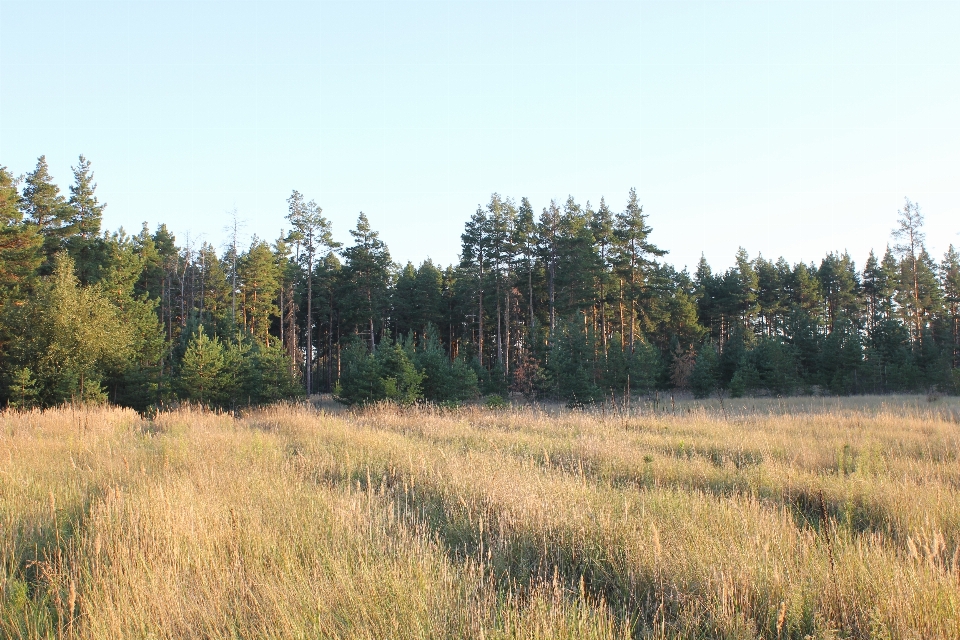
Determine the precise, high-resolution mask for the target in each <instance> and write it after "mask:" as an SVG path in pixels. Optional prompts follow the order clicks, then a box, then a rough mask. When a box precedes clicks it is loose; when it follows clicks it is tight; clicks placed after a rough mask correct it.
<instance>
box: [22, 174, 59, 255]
mask: <svg viewBox="0 0 960 640" xmlns="http://www.w3.org/2000/svg"><path fill="white" fill-rule="evenodd" d="M22 202H23V204H22V206H23V211H24V212H25V213H26V215H27V217H28V219H29V220H30V222H32V223H33V224H34V225H36V228H37V231H38V233H39V234H40V235H41V236H42V237H43V251H44V254H45V255H46V263H45V266H44V272H45V273H50V272H51V271H52V270H53V256H54V255H55V254H56V253H57V252H58V251H59V250H60V249H61V248H62V246H63V242H62V240H63V237H62V236H63V231H64V225H65V224H66V223H68V221H69V220H70V217H71V210H70V208H69V207H68V206H67V202H66V201H65V200H64V198H63V196H62V195H61V194H60V188H59V187H58V186H57V185H56V184H55V183H54V182H53V177H52V176H51V175H50V170H49V168H48V167H47V158H46V156H40V157H39V158H38V159H37V166H36V168H35V169H34V170H33V171H32V172H31V173H28V174H27V177H26V180H25V183H24V188H23V201H22Z"/></svg>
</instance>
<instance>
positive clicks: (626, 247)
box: [614, 189, 667, 351]
mask: <svg viewBox="0 0 960 640" xmlns="http://www.w3.org/2000/svg"><path fill="white" fill-rule="evenodd" d="M651 231H652V228H651V227H650V225H648V224H647V216H646V214H644V213H643V207H642V206H640V203H639V201H638V200H637V190H636V189H630V194H629V197H628V198H627V207H626V209H624V210H623V211H622V212H621V213H618V214H617V215H616V220H615V224H614V236H615V237H616V239H617V248H616V252H617V269H618V271H619V273H620V276H621V278H622V279H623V281H624V283H625V293H626V297H627V302H628V305H629V312H630V350H631V351H633V350H634V348H635V345H636V342H637V312H638V310H639V309H638V305H640V304H641V303H642V302H643V300H644V299H645V297H646V294H647V288H646V281H645V280H646V275H647V271H648V269H649V268H650V267H651V266H652V264H653V263H652V261H651V258H653V257H660V256H664V255H666V253H667V252H666V251H664V250H662V249H659V248H657V246H656V245H654V244H652V243H651V242H650V241H649V239H648V238H649V236H650V232H651Z"/></svg>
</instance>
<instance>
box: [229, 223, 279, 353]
mask: <svg viewBox="0 0 960 640" xmlns="http://www.w3.org/2000/svg"><path fill="white" fill-rule="evenodd" d="M237 270H238V275H239V277H240V285H239V288H240V293H241V298H242V309H241V317H242V318H243V325H244V326H245V327H246V328H247V330H248V331H249V332H250V334H251V335H253V336H255V337H256V338H257V339H258V340H260V341H261V342H262V343H263V345H264V346H266V347H269V346H270V327H271V324H272V320H273V318H275V317H277V316H278V314H279V309H278V308H277V305H276V301H277V299H278V297H279V295H280V273H279V270H278V268H277V262H276V260H275V258H274V255H273V252H272V251H271V250H270V247H269V245H267V243H266V242H264V241H262V240H259V239H257V238H256V237H254V239H253V242H252V243H251V245H250V249H249V250H248V251H247V252H246V253H245V254H244V255H243V256H241V257H240V261H239V265H238V267H237Z"/></svg>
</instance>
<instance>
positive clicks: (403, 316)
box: [0, 156, 960, 410]
mask: <svg viewBox="0 0 960 640" xmlns="http://www.w3.org/2000/svg"><path fill="white" fill-rule="evenodd" d="M104 206H105V205H104V204H103V203H101V202H99V200H98V198H97V196H96V184H95V183H94V181H93V172H92V168H91V165H90V162H89V161H88V160H86V159H85V158H84V157H83V156H81V157H80V159H79V161H78V163H77V165H76V166H75V167H74V168H73V183H72V184H71V185H70V186H69V189H68V192H67V193H64V192H61V190H60V188H59V187H58V186H57V184H56V183H55V181H54V179H53V178H52V177H51V176H50V174H49V169H48V167H47V163H46V160H45V158H44V157H40V159H39V160H38V162H37V165H36V167H35V168H34V169H33V171H31V172H29V173H27V174H26V175H24V176H20V177H17V176H14V175H13V174H12V173H11V172H10V171H9V170H7V169H6V168H4V167H0V401H5V402H6V403H7V404H8V405H10V406H14V407H29V406H51V405H56V404H60V403H63V402H68V401H74V400H82V401H111V402H114V403H118V404H123V405H128V406H132V407H135V408H137V409H140V410H144V409H147V408H148V407H151V406H158V405H162V404H164V403H171V402H178V401H191V402H198V403H202V404H206V405H213V406H222V407H236V406H240V405H249V404H262V403H268V402H273V401H277V400H280V399H284V398H295V397H298V396H301V395H303V394H305V393H311V394H312V393H318V392H327V393H333V394H334V395H335V396H336V397H337V398H339V399H340V400H342V401H343V402H347V403H365V402H371V401H376V400H393V401H396V402H402V403H412V402H418V401H423V400H426V401H432V402H438V403H460V402H465V401H469V400H472V399H476V398H478V397H480V396H487V397H489V398H493V399H495V398H505V397H507V396H508V394H510V393H515V394H522V395H523V396H525V397H526V398H529V399H536V398H540V399H557V400H561V401H564V402H567V403H569V404H571V405H579V404H587V403H592V402H597V401H600V400H607V399H610V400H613V401H617V402H621V401H627V400H628V399H629V398H630V397H631V396H633V395H636V394H644V393H649V392H652V391H654V390H668V389H679V390H689V391H692V392H693V393H694V394H696V395H698V396H706V395H710V394H720V395H723V394H727V393H729V394H730V395H734V396H736V395H742V394H747V393H751V394H791V393H810V392H816V391H819V392H828V393H833V394H856V393H885V392H893V391H928V390H933V389H937V390H940V391H943V392H949V393H956V392H958V391H960V373H958V372H960V369H958V365H960V256H958V254H957V252H956V250H955V249H954V248H953V246H952V245H951V246H950V247H949V249H948V250H947V252H946V253H945V255H944V256H943V257H942V259H941V260H940V261H939V262H937V261H936V260H935V259H934V258H933V257H932V256H931V255H930V254H929V252H928V251H927V249H926V246H925V237H924V234H923V216H922V214H921V211H920V208H919V207H918V206H917V205H916V204H914V203H912V202H910V201H909V200H907V201H906V202H905V204H904V206H903V208H902V209H901V210H900V211H898V213H897V219H896V227H895V229H894V231H893V233H892V238H891V239H892V241H893V242H892V244H891V245H888V246H887V247H886V248H885V250H884V251H883V253H882V255H879V256H878V255H877V254H874V253H873V252H871V253H870V255H869V257H868V258H867V261H866V263H865V264H864V265H863V267H862V268H858V267H857V266H856V265H855V263H854V261H853V259H852V258H851V257H850V256H849V255H848V254H847V253H842V254H840V253H829V254H827V255H826V256H825V257H823V258H822V259H821V260H820V262H819V264H816V263H813V262H811V263H803V262H800V263H796V264H790V263H788V262H787V261H786V260H784V259H783V258H780V259H778V260H775V261H774V260H770V259H767V258H764V257H763V256H761V255H758V256H756V257H753V258H751V257H750V255H749V254H748V253H747V251H746V250H744V249H740V251H739V252H738V253H737V255H736V257H735V264H734V266H732V267H730V268H729V269H727V270H725V271H723V272H716V273H714V271H713V270H712V269H711V267H710V265H709V264H708V263H707V261H706V260H705V259H703V258H702V259H701V260H700V263H699V264H698V265H697V267H696V270H695V272H694V273H692V274H691V273H689V272H688V271H687V270H686V269H684V270H682V271H678V270H676V269H675V268H674V267H673V266H671V265H670V264H669V263H668V262H666V260H665V259H664V258H665V256H666V255H667V252H666V251H665V250H663V249H661V248H659V247H658V246H657V245H656V244H654V243H653V241H652V240H651V234H652V228H651V226H650V224H649V221H648V217H647V214H646V213H644V211H643V207H642V206H641V204H640V202H639V199H638V196H637V193H636V191H635V190H631V191H630V192H629V194H628V195H627V198H626V201H625V203H624V204H623V207H622V208H620V207H616V208H614V207H611V206H610V205H608V204H607V202H606V201H605V200H603V199H601V201H600V203H599V205H598V206H597V207H596V208H594V207H593V206H592V205H591V204H590V203H589V202H587V203H586V204H584V205H581V204H579V203H577V202H576V200H575V199H574V198H573V197H570V198H568V199H567V200H566V201H565V202H562V203H561V202H558V201H551V202H550V203H549V204H548V205H547V206H546V207H543V208H542V209H541V210H540V212H539V213H538V212H536V211H535V209H534V207H533V205H532V204H531V203H530V201H529V200H528V199H526V198H522V199H520V201H519V202H517V201H515V200H513V199H511V198H508V197H502V196H500V195H499V194H493V195H492V196H491V198H490V201H489V202H488V203H487V204H486V205H483V206H478V208H477V210H476V211H475V212H474V213H473V215H471V216H470V218H469V219H468V220H467V222H466V224H465V227H464V231H463V234H462V236H461V251H460V261H459V263H457V264H453V265H448V266H441V265H437V264H435V263H433V262H432V261H431V260H426V261H424V262H422V263H421V264H419V265H414V264H412V263H407V264H406V265H402V266H401V265H397V264H395V263H394V261H393V260H392V258H391V256H390V252H389V250H388V248H387V246H386V245H385V243H384V242H383V241H382V240H381V239H380V237H379V234H378V233H377V232H376V231H375V230H373V229H372V228H371V226H370V223H369V220H368V219H367V217H366V216H365V215H364V214H363V213H361V214H360V215H359V217H358V220H357V223H356V226H355V228H354V229H352V230H350V236H351V242H350V243H349V244H346V245H344V244H341V243H338V242H337V241H335V240H334V237H333V230H332V226H331V224H330V222H329V220H328V219H327V218H325V217H324V215H323V212H322V210H321V208H320V207H319V206H318V205H317V204H316V202H314V201H313V200H309V199H308V198H307V197H306V196H304V195H303V194H301V193H300V192H298V191H293V193H292V194H291V195H290V197H289V198H288V200H287V216H286V221H287V224H288V225H289V226H288V228H287V229H284V230H281V231H280V233H279V234H278V236H277V238H276V239H275V240H272V241H268V240H265V239H261V238H257V237H253V238H252V239H250V241H249V242H248V243H243V245H244V246H241V239H240V234H239V229H238V226H237V224H236V220H234V225H233V227H232V230H231V233H230V237H229V238H228V239H227V242H226V245H225V248H221V249H219V250H218V249H217V248H216V247H214V246H213V245H211V244H210V243H209V242H202V243H200V244H199V246H197V245H195V244H192V243H189V242H187V243H183V244H181V245H178V244H177V240H176V238H175V237H174V235H173V234H172V233H171V232H170V231H169V229H168V228H167V227H166V226H165V225H163V224H160V225H159V226H158V227H157V228H155V229H153V230H151V229H150V228H149V227H148V226H147V225H146V224H144V225H143V227H142V229H140V231H139V232H138V233H136V234H133V235H131V234H128V233H127V232H126V231H124V230H123V229H120V230H118V231H115V232H104V231H102V230H101V224H102V213H103V209H104Z"/></svg>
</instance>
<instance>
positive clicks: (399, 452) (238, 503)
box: [0, 397, 960, 638]
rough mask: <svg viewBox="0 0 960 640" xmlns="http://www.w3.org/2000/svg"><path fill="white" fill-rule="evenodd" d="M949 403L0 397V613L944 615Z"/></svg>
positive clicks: (90, 619)
mask: <svg viewBox="0 0 960 640" xmlns="http://www.w3.org/2000/svg"><path fill="white" fill-rule="evenodd" d="M664 407H666V409H665V410H664ZM958 423H960V404H958V403H957V401H956V400H955V399H947V398H944V399H940V400H938V401H936V402H927V401H926V399H925V398H915V397H903V398H889V397H888V398H882V399H876V398H853V399H844V400H839V401H838V400H823V399H789V400H783V401H780V400H749V401H741V402H739V403H736V404H735V403H732V402H731V401H727V402H726V403H725V406H724V407H722V408H721V407H719V406H718V405H717V404H715V403H700V402H693V401H686V400H685V401H681V402H677V403H671V402H666V403H664V402H662V399H661V402H659V403H657V404H646V405H643V406H639V407H635V408H634V411H633V412H632V413H631V414H630V415H626V414H624V413H622V412H617V411H605V410H603V409H597V410H596V411H591V412H570V411H563V410H559V409H552V410H549V411H547V410H542V409H532V408H518V409H514V410H506V411H488V410H483V409H473V408H468V409H463V410H459V411H444V410H435V409H398V408H394V407H377V408H372V409H368V410H365V411H360V412H343V411H333V412H323V411H319V412H318V411H316V410H314V409H311V408H306V407H274V408H270V409H264V410H260V411H255V412H251V413H249V414H247V415H245V416H243V417H239V418H235V417H232V416H229V415H223V414H213V413H209V412H203V411H198V410H189V409H185V410H181V411H177V412H171V413H163V414H160V415H158V416H156V418H154V419H153V420H150V421H147V420H143V419H141V418H140V417H139V416H137V415H136V414H135V413H133V412H129V411H123V410H119V409H77V410H70V409H65V410H59V411H47V412H44V413H40V412H33V413H26V414H17V413H6V414H2V415H0V589H2V592H0V637H11V638H108V637H109V638H185V637H203V638H316V637H320V638H356V637H359V638H474V637H484V638H617V637H630V636H632V637H650V638H674V637H684V638H699V637H704V638H761V637H762V638H805V637H814V638H832V637H858V638H868V637H871V638H872V637H888V638H957V637H960V460H958V454H960V424H958Z"/></svg>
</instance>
